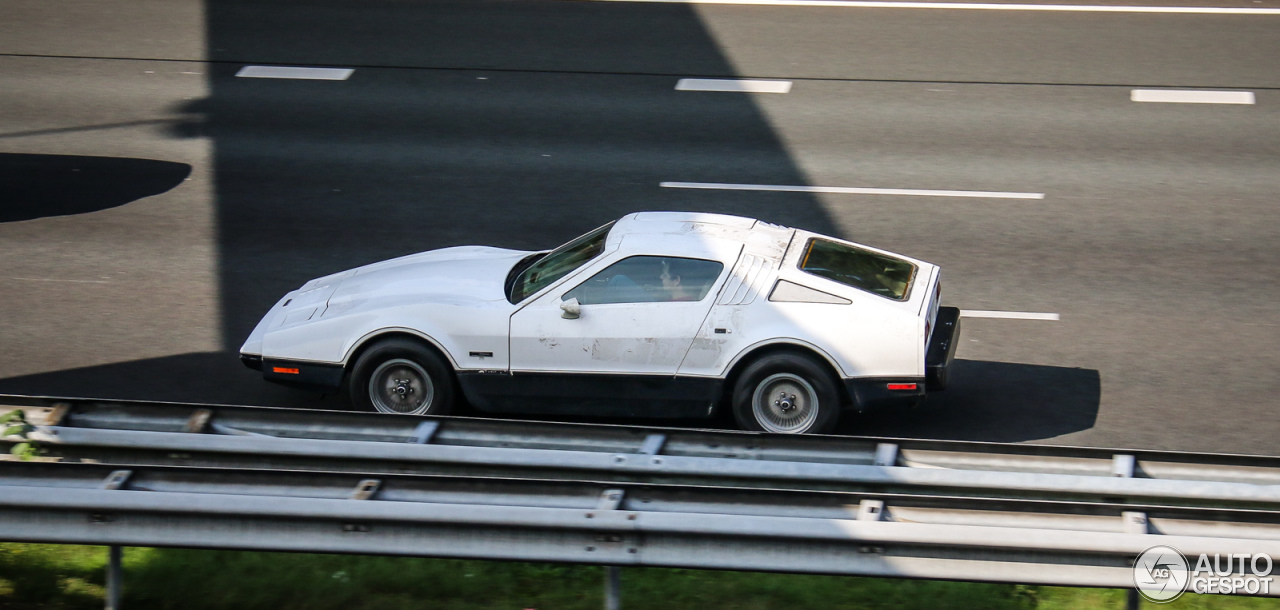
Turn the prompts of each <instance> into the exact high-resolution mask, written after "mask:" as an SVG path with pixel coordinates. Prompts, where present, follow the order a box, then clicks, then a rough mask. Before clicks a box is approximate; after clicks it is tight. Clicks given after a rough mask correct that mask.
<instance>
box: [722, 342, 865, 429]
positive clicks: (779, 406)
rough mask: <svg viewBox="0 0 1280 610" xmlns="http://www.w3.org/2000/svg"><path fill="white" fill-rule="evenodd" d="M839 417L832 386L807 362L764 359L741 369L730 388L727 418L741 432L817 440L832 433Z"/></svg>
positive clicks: (782, 356)
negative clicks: (730, 407) (816, 436)
mask: <svg viewBox="0 0 1280 610" xmlns="http://www.w3.org/2000/svg"><path fill="white" fill-rule="evenodd" d="M839 415H840V394H839V392H838V391H837V389H836V385H835V381H834V380H833V379H832V378H831V374H830V373H829V372H827V370H826V367H824V366H822V365H821V364H818V363H817V362H816V361H814V360H813V358H810V357H807V356H802V355H800V354H794V353H778V354H770V355H767V356H764V357H762V358H760V359H759V360H756V361H755V362H752V363H751V364H749V365H747V368H746V369H743V371H742V374H741V375H739V376H738V381H737V383H735V384H734V388H733V416H734V419H736V420H737V422H738V426H739V427H741V428H742V429H743V430H755V431H759V432H773V433H777V434H806V433H808V434H823V433H827V432H831V431H832V430H833V429H834V428H835V426H836V420H837V419H838V418H839Z"/></svg>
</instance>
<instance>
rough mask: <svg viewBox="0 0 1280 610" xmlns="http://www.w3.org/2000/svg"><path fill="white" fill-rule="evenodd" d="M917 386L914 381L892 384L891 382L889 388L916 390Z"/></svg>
mask: <svg viewBox="0 0 1280 610" xmlns="http://www.w3.org/2000/svg"><path fill="white" fill-rule="evenodd" d="M916 387H918V386H917V385H916V384H914V383H891V384H889V389H890V390H914V389H916Z"/></svg>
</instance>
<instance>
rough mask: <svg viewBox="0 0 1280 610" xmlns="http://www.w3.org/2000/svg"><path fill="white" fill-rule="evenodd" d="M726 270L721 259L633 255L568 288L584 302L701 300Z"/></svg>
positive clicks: (571, 296) (570, 296)
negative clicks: (572, 287) (571, 288)
mask: <svg viewBox="0 0 1280 610" xmlns="http://www.w3.org/2000/svg"><path fill="white" fill-rule="evenodd" d="M723 270H724V264H723V263H721V262H719V261H709V260H703V259H698V258H682V257H673V256H630V257H627V258H624V259H622V260H620V261H618V262H616V263H614V264H612V265H609V266H608V267H606V268H605V269H604V270H603V271H601V272H599V273H597V274H595V275H593V276H591V278H590V279H588V280H587V281H585V282H583V283H581V284H578V286H577V287H575V288H574V289H573V290H570V291H569V292H566V293H565V294H564V296H562V297H561V299H562V300H565V301H567V300H569V299H578V302H579V303H581V304H583V305H607V304H610V303H662V302H676V301H701V300H702V299H703V298H704V297H706V296H707V293H708V292H710V291H711V287H712V286H713V285H715V283H716V278H718V277H720V272H721V271H723Z"/></svg>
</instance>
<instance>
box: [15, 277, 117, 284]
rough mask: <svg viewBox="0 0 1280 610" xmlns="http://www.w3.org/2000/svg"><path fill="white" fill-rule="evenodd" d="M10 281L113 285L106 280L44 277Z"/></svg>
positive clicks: (17, 278) (16, 278)
mask: <svg viewBox="0 0 1280 610" xmlns="http://www.w3.org/2000/svg"><path fill="white" fill-rule="evenodd" d="M9 279H11V280H17V281H20V282H66V283H70V284H110V283H111V282H108V281H106V280H58V279H52V278H43V277H11V278H9Z"/></svg>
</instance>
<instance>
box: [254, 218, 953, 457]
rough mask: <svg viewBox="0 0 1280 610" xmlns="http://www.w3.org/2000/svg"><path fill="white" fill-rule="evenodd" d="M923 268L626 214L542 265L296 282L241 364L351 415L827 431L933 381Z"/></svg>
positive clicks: (934, 316)
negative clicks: (463, 405)
mask: <svg viewBox="0 0 1280 610" xmlns="http://www.w3.org/2000/svg"><path fill="white" fill-rule="evenodd" d="M940 299H941V288H940V284H939V269H938V267H937V266H935V265H931V264H929V263H926V262H923V261H918V260H914V259H910V258H906V257H903V256H899V255H896V254H891V253H888V252H885V251H883V250H877V249H875V248H869V247H867V246H861V245H858V244H853V243H850V242H847V241H843V240H839V239H835V238H831V237H826V236H823V235H818V234H816V233H810V232H807V231H802V230H798V229H789V228H786V227H781V226H777V225H772V224H768V223H765V222H761V221H757V220H752V219H749V218H740V217H736V216H722V215H716V214H696V213H679V212H641V213H638V214H631V215H628V216H626V217H624V218H622V219H621V220H618V221H615V222H611V223H609V224H607V225H605V226H603V227H600V228H598V229H595V230H594V231H591V232H589V233H587V234H586V235H583V236H581V237H579V238H577V239H575V240H573V241H570V242H569V243H567V244H565V245H563V246H560V247H559V248H556V249H555V250H551V251H542V252H522V251H517V250H504V249H500V248H488V247H481V246H460V247H455V248H444V249H441V250H433V251H430V252H423V253H420V254H414V255H410V256H405V257H401V258H397V259H393V260H389V261H384V262H381V263H375V264H372V265H367V266H364V267H359V268H357V269H351V270H349V271H343V272H341V273H337V274H334V275H330V276H327V277H322V278H319V279H315V280H311V281H310V282H307V283H306V284H304V285H303V286H302V287H301V288H299V289H297V290H295V291H293V292H290V293H289V294H286V295H284V298H282V299H280V301H279V302H278V303H276V305H275V306H274V307H272V308H271V311H270V312H268V313H267V315H266V316H265V317H264V318H262V321H261V322H259V323H258V326H257V328H255V329H254V330H253V333H252V334H251V335H249V339H248V340H247V341H246V342H245V344H244V347H242V348H241V350H240V353H241V355H240V357H241V359H242V360H243V361H244V363H245V364H246V365H247V366H249V367H250V368H252V369H255V370H260V371H262V374H263V376H264V377H265V378H266V379H268V380H270V381H278V382H284V383H291V384H295V385H308V386H320V387H324V388H329V389H337V388H345V389H346V391H347V393H348V395H349V396H350V398H351V401H352V402H353V403H354V405H355V406H357V407H360V408H365V409H376V410H378V411H383V412H387V413H414V414H424V413H430V414H442V413H448V412H449V410H450V409H451V408H452V407H453V405H454V404H455V402H457V400H458V399H459V397H458V392H459V391H460V392H461V393H462V395H463V396H465V398H466V400H467V401H469V402H470V403H471V404H472V405H474V406H475V407H476V408H478V409H480V410H483V411H492V412H508V413H514V412H532V413H556V414H585V415H605V416H626V417H708V416H710V415H711V414H712V413H713V412H714V411H715V409H716V408H717V407H719V406H726V407H731V408H732V409H733V414H734V417H735V419H736V420H737V422H738V424H739V425H740V426H742V427H743V428H744V429H747V430H761V431H767V432H776V433H821V432H828V431H830V430H831V429H832V428H833V427H834V426H835V423H836V419H837V418H838V417H839V415H840V412H841V410H843V409H845V408H854V409H857V410H864V409H868V408H871V407H875V406H880V405H913V404H915V403H917V402H918V401H919V400H920V399H921V398H923V396H924V394H925V391H926V389H928V390H939V389H942V388H943V387H944V386H945V385H946V380H947V368H948V366H949V365H950V363H951V358H952V355H953V354H954V352H955V345H956V340H957V339H958V337H959V332H960V325H959V322H960V320H959V313H960V312H959V310H957V309H955V308H951V307H939V300H940Z"/></svg>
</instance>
